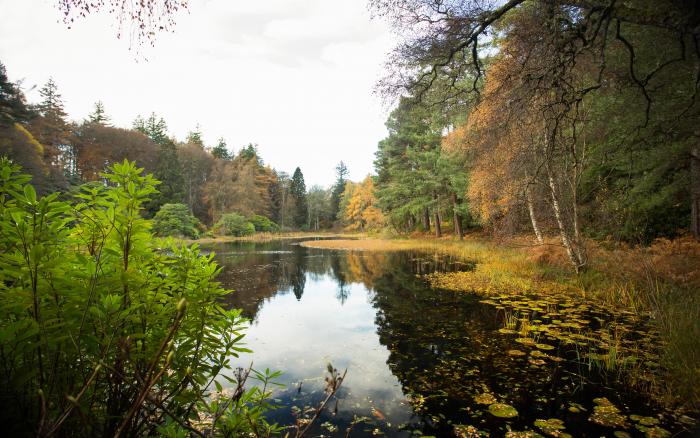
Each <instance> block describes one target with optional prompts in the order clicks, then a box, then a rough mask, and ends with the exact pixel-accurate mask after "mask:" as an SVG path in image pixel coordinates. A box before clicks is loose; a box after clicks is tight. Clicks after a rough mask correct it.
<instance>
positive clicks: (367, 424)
mask: <svg viewBox="0 0 700 438" xmlns="http://www.w3.org/2000/svg"><path fill="white" fill-rule="evenodd" d="M203 249H204V250H206V251H214V252H216V260H217V261H218V263H219V264H220V265H221V266H222V267H223V271H222V273H221V275H220V277H219V280H220V281H221V282H222V283H223V285H224V286H225V287H227V288H230V289H233V290H234V291H235V292H233V293H231V295H229V297H228V299H227V302H226V306H227V307H236V308H241V309H243V313H244V315H245V316H246V317H248V318H249V319H250V320H251V324H250V328H249V329H248V330H247V335H246V338H245V339H246V342H247V344H248V346H249V347H250V348H252V349H253V350H254V353H253V354H251V355H247V354H246V355H243V356H241V357H240V358H239V359H236V362H237V364H238V365H240V366H247V365H248V364H249V363H250V362H251V361H253V362H254V367H255V368H256V369H265V368H270V369H272V370H281V371H283V373H284V374H283V375H282V377H281V379H280V382H281V383H283V384H284V385H285V387H284V388H282V389H280V390H277V391H276V392H275V395H274V397H275V399H276V404H277V405H279V406H280V407H279V408H278V409H277V410H275V411H273V412H272V413H271V414H270V419H271V420H273V421H277V422H279V423H280V424H292V423H293V422H294V418H295V417H294V414H293V412H294V410H295V409H297V408H298V409H303V408H304V406H314V405H316V404H318V402H319V401H320V400H321V399H322V398H323V396H324V393H323V388H324V376H325V375H326V371H325V370H326V366H327V364H328V363H329V362H330V363H332V364H333V366H334V367H336V368H337V369H339V370H341V371H343V370H345V369H347V370H348V371H347V377H346V379H345V381H344V383H343V386H342V388H341V390H340V391H339V393H338V397H337V402H336V401H333V402H332V403H331V404H330V405H329V407H330V409H329V410H328V411H325V412H324V414H323V415H322V417H321V419H320V421H318V422H317V423H316V425H315V430H314V431H313V432H314V433H313V434H312V435H313V436H318V435H320V434H324V435H325V436H346V430H347V428H348V426H349V425H350V423H351V422H352V421H353V419H354V418H361V417H364V419H363V420H362V421H360V422H359V423H357V424H356V425H354V426H353V428H352V431H351V434H350V436H374V435H381V436H397V437H400V436H420V435H433V436H477V435H476V434H477V433H480V434H481V435H482V436H505V435H506V434H508V433H510V434H509V436H538V435H535V433H538V434H540V435H549V436H568V435H567V434H570V435H573V436H595V437H599V436H619V437H624V436H645V435H646V436H670V435H671V434H673V435H677V436H692V435H693V432H692V431H689V430H688V429H689V428H690V427H691V426H689V424H691V421H692V420H691V418H690V417H688V416H687V415H682V414H680V413H677V412H671V411H666V410H664V409H663V408H662V407H661V406H659V405H657V404H656V403H655V402H654V400H652V397H649V396H644V395H643V394H646V393H648V391H644V390H640V388H645V387H648V386H649V385H651V383H650V382H653V381H654V379H655V378H658V376H656V373H657V370H656V367H657V366H658V364H657V361H656V360H655V354H656V351H655V348H656V347H655V346H656V345H658V340H657V339H655V337H654V333H653V330H651V329H649V328H647V327H645V326H644V325H643V324H641V323H640V322H638V321H635V320H633V319H632V318H631V317H630V316H629V315H624V314H623V315H607V314H605V312H604V310H601V309H596V308H592V307H589V306H576V305H575V304H574V303H572V302H571V301H567V300H563V301H561V300H559V301H558V300H553V299H551V298H542V297H530V298H528V299H526V298H524V297H517V298H513V297H506V296H503V297H490V298H489V299H485V297H483V296H478V295H474V294H466V293H455V292H451V291H444V290H435V289H431V287H430V286H429V284H428V282H427V281H426V280H425V279H424V278H423V276H424V275H425V274H430V273H433V272H446V271H462V270H469V269H473V267H474V264H473V263H468V262H466V263H465V262H462V263H460V262H459V261H457V260H454V259H450V258H447V257H445V256H440V255H436V254H415V253H410V252H388V253H377V252H364V253H361V252H343V251H332V250H322V249H313V248H306V247H302V246H300V245H299V241H294V240H283V241H273V242H267V243H245V242H240V243H227V244H217V245H208V246H205V247H204V248H203ZM589 329H590V330H589ZM586 339H587V340H588V341H586ZM632 351H634V352H635V354H636V355H632V353H631V352H632ZM623 352H624V353H623ZM630 370H631V371H630ZM630 375H633V376H634V378H631V377H629V376H630ZM477 431H478V432H477ZM516 432H526V433H522V434H518V433H516ZM696 432H697V430H696Z"/></svg>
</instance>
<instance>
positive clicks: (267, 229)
mask: <svg viewBox="0 0 700 438" xmlns="http://www.w3.org/2000/svg"><path fill="white" fill-rule="evenodd" d="M248 220H249V221H250V223H252V224H253V226H254V227H255V231H258V232H262V233H271V232H274V231H279V229H280V227H279V225H277V224H276V223H274V222H272V221H271V220H270V219H268V218H266V217H265V216H261V215H259V214H255V215H253V216H251V217H250V218H248Z"/></svg>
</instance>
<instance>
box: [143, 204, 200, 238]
mask: <svg viewBox="0 0 700 438" xmlns="http://www.w3.org/2000/svg"><path fill="white" fill-rule="evenodd" d="M198 224H199V221H198V220H197V218H196V217H194V216H192V215H191V214H190V210H189V209H188V208H187V206H186V205H185V204H165V205H163V206H162V207H160V210H158V213H156V215H155V217H154V218H153V232H154V233H155V234H156V236H160V237H168V236H172V237H181V236H184V237H189V238H191V239H197V238H198V237H199V230H198V229H197V225H198Z"/></svg>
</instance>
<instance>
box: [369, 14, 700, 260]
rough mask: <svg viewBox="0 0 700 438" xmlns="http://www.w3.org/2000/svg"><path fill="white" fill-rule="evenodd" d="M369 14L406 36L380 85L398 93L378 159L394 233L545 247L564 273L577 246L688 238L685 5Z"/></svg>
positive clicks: (694, 156)
mask: <svg viewBox="0 0 700 438" xmlns="http://www.w3.org/2000/svg"><path fill="white" fill-rule="evenodd" d="M406 4H410V5H411V7H406ZM373 5H374V7H375V8H376V9H377V10H378V11H379V12H380V13H381V14H382V15H385V16H387V17H389V19H390V20H391V21H392V22H393V24H394V25H395V26H396V29H397V31H399V32H401V31H402V29H407V28H412V29H419V31H418V32H417V33H416V34H405V35H406V37H405V38H404V39H403V40H402V42H401V43H400V45H399V46H398V47H397V49H396V52H395V53H394V55H395V56H394V57H392V58H390V64H389V68H390V71H391V73H390V75H389V76H388V77H387V79H386V80H385V81H383V82H382V84H380V85H381V89H382V90H383V91H385V92H386V93H388V95H389V96H396V94H400V95H401V96H402V97H401V99H400V101H399V103H398V106H397V108H396V109H395V110H394V112H393V113H392V114H391V116H390V118H389V120H388V122H387V127H388V128H389V136H388V137H387V138H386V139H385V140H383V141H382V142H381V143H380V144H379V150H378V152H377V161H376V163H375V164H376V169H377V177H376V180H375V183H376V190H375V194H376V197H377V200H378V204H379V206H380V207H381V209H382V210H383V211H384V213H385V214H386V216H387V218H388V221H389V223H390V224H391V225H392V226H393V227H394V228H396V229H397V230H401V231H409V230H414V229H424V230H428V229H431V228H432V229H434V230H435V232H436V234H437V235H440V229H441V227H444V225H445V222H446V220H447V221H451V222H452V224H451V225H454V227H455V232H456V233H460V232H461V230H460V228H459V225H460V224H463V225H466V226H470V225H478V226H480V227H483V228H485V229H486V230H488V231H490V232H493V233H497V234H512V233H521V232H528V233H532V235H533V238H534V239H536V241H537V242H539V243H542V242H543V240H544V239H545V238H546V236H547V235H551V236H557V237H558V238H559V239H560V241H561V242H562V245H563V246H564V247H565V248H566V250H567V253H568V255H569V258H570V259H571V262H572V264H573V266H574V267H575V268H576V269H577V270H579V269H582V268H584V267H585V266H586V265H587V260H588V251H587V249H586V239H589V238H597V239H611V240H615V241H625V242H631V243H647V242H650V241H651V240H653V239H655V238H657V237H669V238H672V237H675V236H678V235H681V234H683V233H688V232H689V231H690V232H692V233H694V234H695V237H696V238H700V150H699V148H698V141H699V139H700V137H698V128H697V127H698V126H700V105H699V104H698V100H697V94H698V90H699V89H700V88H699V85H700V81H698V78H700V51H699V49H698V48H699V47H700V46H699V45H698V33H697V29H698V27H697V23H698V22H699V21H700V20H699V17H700V10H698V8H697V6H692V5H690V4H685V3H684V4H679V3H672V2H638V3H635V4H627V3H626V4H625V6H622V5H621V4H616V3H615V2H591V4H586V5H581V4H579V3H575V2H573V3H572V2H539V1H525V2H520V1H516V2H507V3H504V4H502V5H501V4H500V3H497V5H500V6H493V7H492V8H491V9H488V10H480V9H478V8H477V7H476V6H471V5H470V4H468V3H465V2H461V1H455V2H446V3H445V5H442V4H441V2H437V1H434V0H410V1H408V2H406V1H404V0H396V1H393V0H390V1H386V2H373ZM692 23H695V24H692ZM693 26H695V27H693ZM482 47H488V50H483V49H482Z"/></svg>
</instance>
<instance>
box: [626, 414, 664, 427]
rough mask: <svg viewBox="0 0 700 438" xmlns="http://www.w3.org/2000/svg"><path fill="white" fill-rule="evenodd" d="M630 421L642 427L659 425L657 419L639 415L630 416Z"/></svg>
mask: <svg viewBox="0 0 700 438" xmlns="http://www.w3.org/2000/svg"><path fill="white" fill-rule="evenodd" d="M630 420H632V421H634V422H635V423H639V424H641V425H642V426H648V427H651V426H656V425H657V424H659V420H658V418H654V417H642V416H641V415H630Z"/></svg>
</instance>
